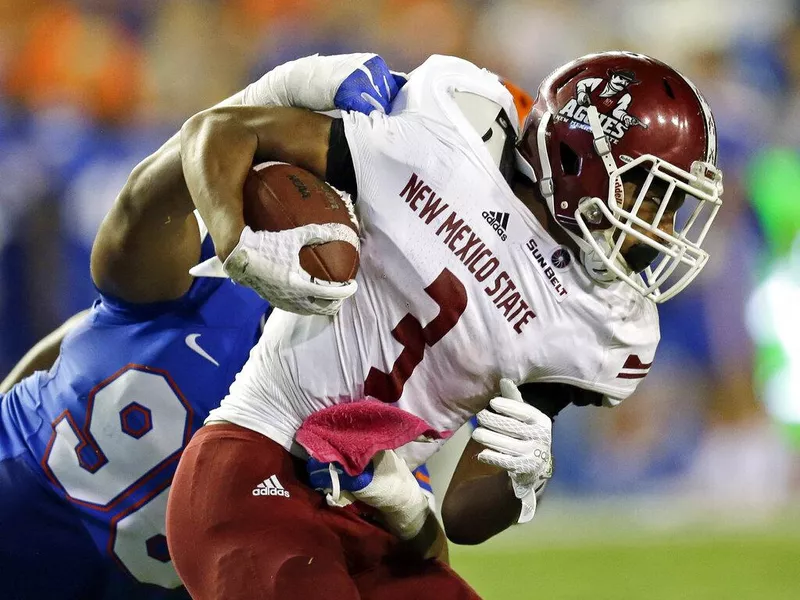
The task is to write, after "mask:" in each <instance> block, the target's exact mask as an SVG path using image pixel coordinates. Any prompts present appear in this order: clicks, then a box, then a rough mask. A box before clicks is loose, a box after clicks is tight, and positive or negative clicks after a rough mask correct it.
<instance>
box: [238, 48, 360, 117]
mask: <svg viewBox="0 0 800 600" xmlns="http://www.w3.org/2000/svg"><path fill="white" fill-rule="evenodd" d="M373 56H375V54H370V53H365V52H360V53H356V54H338V55H335V56H319V55H318V54H314V55H311V56H305V57H303V58H298V59H297V60H293V61H290V62H287V63H284V64H282V65H280V66H277V67H275V68H274V69H272V70H271V71H270V72H269V73H267V74H266V75H264V76H263V77H261V79H259V80H258V81H255V82H253V83H251V84H250V85H248V86H247V87H246V88H245V89H244V95H243V98H242V104H245V105H248V106H299V107H302V108H308V109H310V110H318V111H327V110H334V109H335V108H336V107H335V106H334V104H333V99H334V97H335V96H336V92H337V91H338V89H339V86H340V85H341V84H342V82H343V81H344V80H345V79H346V78H347V77H348V75H350V74H351V73H352V72H353V71H354V70H355V69H356V68H357V67H358V65H361V64H364V63H365V62H366V61H368V60H369V59H370V58H372V57H373Z"/></svg>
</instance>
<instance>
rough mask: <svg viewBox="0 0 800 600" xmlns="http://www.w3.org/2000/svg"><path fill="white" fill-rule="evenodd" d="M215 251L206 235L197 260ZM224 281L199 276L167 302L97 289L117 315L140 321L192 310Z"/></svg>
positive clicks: (104, 303) (205, 257)
mask: <svg viewBox="0 0 800 600" xmlns="http://www.w3.org/2000/svg"><path fill="white" fill-rule="evenodd" d="M214 253H215V251H214V242H213V241H212V240H211V236H210V235H206V236H205V239H204V240H203V243H202V246H201V248H200V259H199V260H198V261H197V262H198V263H199V262H202V261H204V260H207V259H209V258H211V257H212V256H214ZM223 281H225V280H224V279H221V278H211V277H198V278H196V279H195V280H194V281H193V282H192V286H191V287H190V288H189V291H188V292H186V293H185V294H184V295H183V296H182V297H181V298H178V299H176V300H167V301H165V302H148V303H135V302H128V301H126V300H123V299H122V298H118V297H116V296H114V295H112V294H108V293H106V292H103V291H102V290H100V289H99V288H97V287H96V286H95V289H96V290H97V293H98V294H99V296H100V300H101V301H102V303H103V305H105V306H106V307H107V308H109V309H110V310H111V311H112V312H113V313H114V314H115V315H116V316H120V317H123V318H125V319H127V320H131V321H138V320H141V319H148V318H152V317H155V316H157V315H160V314H164V313H168V312H172V311H176V310H187V309H189V310H190V309H192V308H193V307H195V306H197V305H198V304H200V303H202V302H203V300H204V299H206V298H207V297H208V296H209V294H211V293H212V292H213V291H214V290H216V289H217V288H218V287H219V286H220V284H221V283H222V282H223Z"/></svg>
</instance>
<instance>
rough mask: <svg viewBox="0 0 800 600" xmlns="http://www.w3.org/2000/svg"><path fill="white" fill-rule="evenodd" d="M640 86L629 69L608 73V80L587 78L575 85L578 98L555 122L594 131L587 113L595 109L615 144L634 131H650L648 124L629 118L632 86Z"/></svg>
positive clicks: (604, 128)
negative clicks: (637, 129) (589, 108)
mask: <svg viewBox="0 0 800 600" xmlns="http://www.w3.org/2000/svg"><path fill="white" fill-rule="evenodd" d="M637 83H639V80H637V79H636V74H635V73H634V72H633V71H631V70H630V69H609V70H608V71H607V72H606V77H587V78H586V79H581V80H580V81H578V83H577V84H575V95H574V97H572V98H570V99H569V102H567V103H566V104H565V105H564V107H563V108H562V109H561V110H559V111H558V114H557V115H555V117H554V119H555V120H556V121H561V122H567V123H569V126H570V127H573V128H578V129H585V130H586V131H591V128H590V126H589V117H588V116H587V114H586V109H587V108H588V107H589V106H594V107H595V108H596V109H597V112H598V113H599V115H600V123H601V124H602V126H603V132H604V133H605V134H606V136H608V138H609V139H610V140H611V142H612V143H616V142H618V141H619V140H621V139H622V137H623V136H624V135H625V133H626V132H627V131H628V130H629V129H630V128H631V127H642V128H644V129H647V123H644V122H642V121H640V120H639V118H638V117H636V116H634V115H632V114H630V113H629V112H628V108H629V107H630V105H631V100H632V98H631V94H630V92H629V91H628V88H630V87H631V86H632V85H636V84H637Z"/></svg>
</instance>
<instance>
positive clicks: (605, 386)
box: [593, 299, 661, 406]
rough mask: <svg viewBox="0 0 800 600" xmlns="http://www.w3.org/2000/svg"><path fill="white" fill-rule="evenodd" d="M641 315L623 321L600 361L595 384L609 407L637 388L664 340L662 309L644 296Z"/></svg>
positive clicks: (613, 334)
mask: <svg viewBox="0 0 800 600" xmlns="http://www.w3.org/2000/svg"><path fill="white" fill-rule="evenodd" d="M636 310H637V312H638V314H636V315H632V316H631V317H630V318H628V319H626V320H623V321H620V322H618V323H617V324H616V326H615V327H614V328H613V330H612V338H611V340H610V341H609V343H608V346H607V347H606V352H605V355H604V357H603V360H602V362H601V363H600V369H599V372H598V374H597V379H596V381H595V382H594V384H593V387H594V388H595V389H596V390H597V391H599V392H601V393H603V395H604V397H603V404H604V405H605V406H616V405H617V404H619V403H620V402H622V401H623V400H625V399H626V398H627V397H628V396H630V395H631V394H633V392H635V391H636V388H637V387H638V385H639V383H641V381H642V380H643V379H644V378H645V376H646V375H647V374H648V372H649V371H650V368H651V366H652V365H653V360H654V358H655V353H656V347H657V346H658V342H659V339H660V337H661V336H660V331H659V326H658V310H657V309H656V306H655V304H653V303H652V302H650V301H647V300H644V299H642V302H641V304H640V305H639V306H638V307H637V309H636Z"/></svg>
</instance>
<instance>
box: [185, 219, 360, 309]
mask: <svg viewBox="0 0 800 600" xmlns="http://www.w3.org/2000/svg"><path fill="white" fill-rule="evenodd" d="M333 241H344V242H347V243H349V244H352V245H353V246H354V247H355V248H356V250H358V248H359V240H358V235H356V233H355V232H354V231H353V230H352V229H351V228H350V227H348V226H347V225H343V224H341V223H324V224H321V225H303V226H302V227H295V228H294V229H286V230H284V231H275V232H273V231H253V230H252V229H250V227H248V226H245V228H244V229H243V230H242V235H241V237H240V238H239V243H238V244H237V245H236V247H235V248H234V249H233V252H231V253H230V256H228V258H227V259H225V262H224V263H223V265H222V268H223V270H224V272H225V274H227V275H228V276H229V277H230V278H231V279H232V280H233V281H235V282H237V283H240V284H242V285H246V286H247V287H250V288H252V289H253V290H255V291H256V292H257V293H258V295H259V296H261V297H262V298H264V299H265V300H267V301H269V303H270V304H272V305H273V306H275V307H277V308H280V309H282V310H286V311H289V312H293V313H297V314H299V315H327V316H333V315H335V314H336V313H337V312H338V311H339V309H340V308H341V306H342V302H344V300H345V299H347V298H349V297H350V296H352V295H353V294H354V293H355V292H356V289H357V287H358V286H357V284H356V282H355V280H350V281H347V282H344V283H338V282H331V281H324V280H320V279H315V278H313V277H311V275H309V274H308V273H307V272H306V271H305V270H304V269H303V268H302V267H301V266H300V249H301V248H302V247H303V246H311V245H314V244H324V243H326V242H333ZM215 259H216V257H214V258H212V259H210V260H208V261H205V262H203V263H201V264H199V265H197V266H196V267H194V268H192V269H191V270H190V271H189V272H190V273H191V274H192V275H195V276H214V275H217V274H216V273H212V272H209V269H213V266H210V265H209V263H213V262H214V260H215ZM218 263H219V261H218V259H217V264H218Z"/></svg>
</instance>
